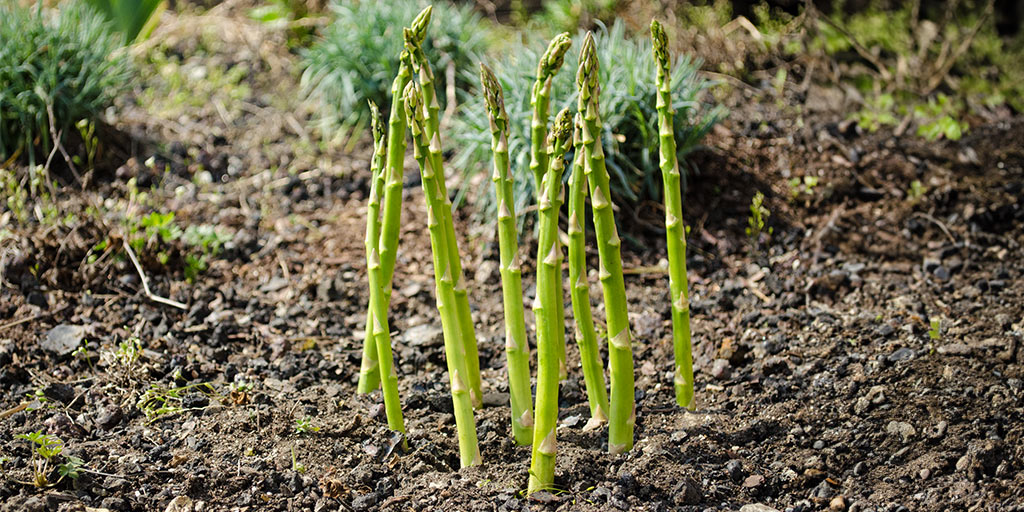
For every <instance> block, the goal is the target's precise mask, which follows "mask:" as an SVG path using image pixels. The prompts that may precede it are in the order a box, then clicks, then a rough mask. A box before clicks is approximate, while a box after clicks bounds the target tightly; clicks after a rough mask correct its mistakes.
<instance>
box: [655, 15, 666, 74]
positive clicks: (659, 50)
mask: <svg viewBox="0 0 1024 512" xmlns="http://www.w3.org/2000/svg"><path fill="white" fill-rule="evenodd" d="M651 42H652V43H653V46H652V51H653V52H654V59H655V60H656V61H657V62H658V66H659V67H660V68H661V71H662V72H664V73H668V71H669V66H670V63H669V56H668V36H667V35H665V28H664V27H662V26H661V23H658V20H651Z"/></svg>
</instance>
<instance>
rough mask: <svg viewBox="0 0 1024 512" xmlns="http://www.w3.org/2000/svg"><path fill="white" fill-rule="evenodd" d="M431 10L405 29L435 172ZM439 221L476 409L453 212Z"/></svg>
mask: <svg viewBox="0 0 1024 512" xmlns="http://www.w3.org/2000/svg"><path fill="white" fill-rule="evenodd" d="M431 12H432V8H431V7H427V8H426V9H424V10H423V12H421V13H420V14H419V15H418V16H417V17H416V19H415V20H414V21H413V23H412V26H411V28H407V29H405V31H404V33H403V36H404V38H405V47H406V50H407V51H408V52H409V53H410V55H412V61H413V66H414V68H415V70H416V73H417V74H418V76H419V80H420V84H419V85H420V87H419V90H420V94H421V95H422V97H423V104H424V107H425V110H424V133H425V135H426V140H427V141H428V142H429V145H428V147H427V149H428V151H429V154H428V155H427V158H428V159H430V161H431V162H433V165H434V166H435V167H436V168H437V169H442V168H443V166H442V155H441V135H440V132H439V130H440V116H439V112H440V110H441V107H440V106H439V105H438V103H437V94H436V91H435V89H434V72H433V70H432V69H431V67H430V62H429V61H428V60H427V56H426V53H424V52H423V40H424V39H425V38H426V32H427V25H429V24H430V16H431ZM438 190H439V191H440V193H441V194H442V195H444V196H445V198H447V197H448V188H447V186H446V185H445V179H444V174H442V175H441V176H439V178H438ZM438 213H439V214H440V215H442V217H441V218H440V219H439V220H440V222H441V226H442V228H443V229H444V230H445V232H446V237H447V241H448V256H449V259H450V260H451V261H450V263H451V266H452V279H453V280H454V283H455V307H456V310H457V311H458V319H459V325H460V326H461V327H460V332H461V333H462V334H461V336H462V343H463V344H464V345H465V352H466V357H467V363H468V365H469V367H468V377H467V381H468V383H469V395H470V399H471V400H472V401H473V406H474V407H476V408H478V409H479V408H481V407H483V392H482V391H481V382H480V357H479V355H478V352H477V343H476V330H475V328H474V326H473V317H472V314H471V312H470V308H469V294H468V293H467V291H466V286H465V283H464V282H463V279H462V261H461V259H460V255H459V251H458V248H457V247H456V245H457V244H456V238H455V227H454V223H453V221H452V212H451V208H449V209H448V210H447V211H445V212H438Z"/></svg>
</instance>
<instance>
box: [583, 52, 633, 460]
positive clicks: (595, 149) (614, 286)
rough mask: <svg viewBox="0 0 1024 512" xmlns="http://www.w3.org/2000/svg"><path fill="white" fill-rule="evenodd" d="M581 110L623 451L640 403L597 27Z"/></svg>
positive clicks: (613, 424)
mask: <svg viewBox="0 0 1024 512" xmlns="http://www.w3.org/2000/svg"><path fill="white" fill-rule="evenodd" d="M576 85H577V86H578V87H579V107H578V108H579V112H580V114H581V115H582V116H583V130H582V135H583V156H584V159H585V160H584V173H585V174H586V175H587V181H588V182H589V185H590V197H591V198H592V199H591V203H592V205H593V209H594V231H595V234H596V238H597V250H598V256H599V260H600V271H599V275H600V278H601V288H602V291H603V292H604V306H605V314H606V315H607V318H606V323H607V325H608V366H609V367H610V368H611V372H610V373H611V403H610V405H611V407H610V411H609V412H610V414H609V419H608V451H609V452H610V453H622V452H625V451H628V450H630V449H631V448H632V447H633V424H634V422H635V419H636V407H635V403H634V401H633V350H632V347H631V342H630V333H629V317H628V315H627V310H626V286H625V282H624V281H623V278H622V259H621V255H620V252H619V248H620V245H621V242H620V240H619V235H618V232H617V230H616V228H615V216H614V214H613V213H612V202H611V193H610V190H609V187H608V169H607V168H606V167H605V158H604V149H603V148H602V147H601V139H600V134H601V116H600V112H599V109H600V107H599V105H600V94H601V86H600V83H599V80H598V61H597V52H596V49H595V47H594V35H593V33H589V32H588V33H587V36H586V38H585V39H584V40H583V48H581V49H580V65H579V69H578V70H577V73H576Z"/></svg>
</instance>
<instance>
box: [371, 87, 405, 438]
mask: <svg viewBox="0 0 1024 512" xmlns="http://www.w3.org/2000/svg"><path fill="white" fill-rule="evenodd" d="M370 112H371V116H370V123H371V126H372V131H373V149H374V150H373V158H372V159H371V161H370V162H371V163H370V173H371V175H372V179H371V186H370V200H369V204H368V206H367V208H366V210H367V212H366V214H367V219H366V268H367V271H368V273H369V274H370V305H371V308H372V310H373V314H372V318H373V327H372V330H373V341H374V343H373V344H374V346H375V347H376V349H377V365H378V367H379V372H380V377H379V378H380V383H381V390H382V391H383V392H384V407H385V411H386V412H387V417H388V427H389V428H390V429H391V430H394V431H396V432H401V433H402V434H405V420H404V419H403V417H402V401H401V399H400V398H399V396H398V374H397V373H396V372H395V362H394V359H393V357H392V354H391V330H390V328H389V327H388V304H387V294H386V292H385V290H386V288H387V287H388V283H387V282H386V281H385V279H384V270H383V268H382V265H381V258H380V246H379V241H380V221H379V220H378V216H379V214H380V191H381V188H382V187H383V186H384V176H383V174H384V157H385V149H384V123H383V121H381V116H380V111H379V110H378V109H377V106H376V105H374V104H373V103H370Z"/></svg>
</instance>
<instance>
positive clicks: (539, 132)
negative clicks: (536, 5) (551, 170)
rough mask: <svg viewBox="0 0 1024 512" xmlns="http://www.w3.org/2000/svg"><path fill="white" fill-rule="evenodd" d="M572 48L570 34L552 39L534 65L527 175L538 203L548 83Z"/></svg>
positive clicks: (544, 151)
mask: <svg viewBox="0 0 1024 512" xmlns="http://www.w3.org/2000/svg"><path fill="white" fill-rule="evenodd" d="M570 46H572V39H569V33H568V32H564V33H561V34H558V35H557V36H555V38H554V39H552V40H551V42H550V43H549V44H548V49H547V50H546V51H545V52H544V55H542V56H541V58H540V62H538V63H537V80H536V81H535V82H534V83H533V90H532V91H531V94H530V105H531V106H532V107H533V120H532V121H531V124H530V171H531V172H533V184H534V188H533V189H534V190H535V191H536V195H537V201H540V196H541V195H543V193H544V191H543V189H542V188H541V181H543V178H544V173H545V172H547V168H548V154H547V148H546V147H545V145H546V144H547V137H548V109H549V107H550V104H551V79H552V78H553V77H554V76H555V75H556V74H558V70H559V68H561V67H562V63H563V62H564V61H565V52H567V51H569V47H570Z"/></svg>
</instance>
